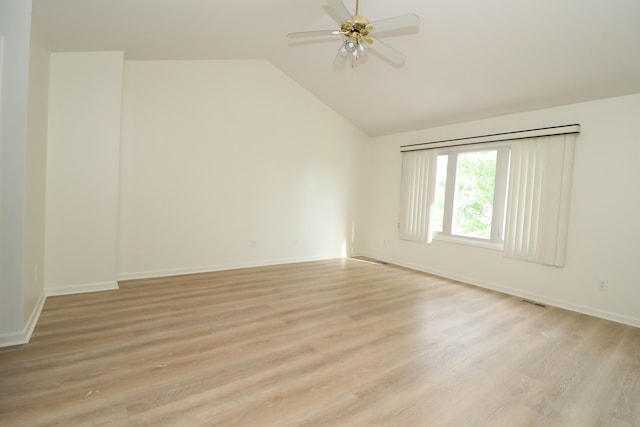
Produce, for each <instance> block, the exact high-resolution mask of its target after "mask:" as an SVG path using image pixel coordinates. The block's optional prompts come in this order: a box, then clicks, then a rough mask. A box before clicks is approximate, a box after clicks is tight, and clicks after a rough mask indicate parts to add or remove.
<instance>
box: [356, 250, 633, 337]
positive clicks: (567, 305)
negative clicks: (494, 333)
mask: <svg viewBox="0 0 640 427" xmlns="http://www.w3.org/2000/svg"><path fill="white" fill-rule="evenodd" d="M361 256H366V257H369V258H373V259H377V260H380V261H384V262H388V263H390V264H395V265H399V266H401V267H407V268H410V269H412V270H417V271H422V272H423V273H428V274H434V275H436V276H441V277H445V278H447V279H452V280H456V281H458V282H463V283H467V284H469V285H474V286H478V287H480V288H485V289H491V290H492V291H497V292H502V293H503V294H507V295H512V296H515V297H518V298H524V299H529V300H533V301H538V302H541V303H543V304H546V305H550V306H553V307H557V308H562V309H565V310H569V311H575V312H577V313H582V314H587V315H589V316H594V317H599V318H601V319H606V320H611V321H613V322H617V323H622V324H624V325H629V326H634V327H636V328H640V319H637V318H634V317H629V316H625V315H622V314H618V313H610V312H608V311H604V310H599V309H597V308H593V307H587V306H583V305H580V304H575V303H572V302H569V301H563V300H559V299H555V298H552V297H548V296H545V295H540V294H536V293H533V292H527V291H523V290H521V289H515V288H511V287H508V286H502V285H497V284H494V283H489V282H484V281H479V280H477V279H474V278H472V277H466V276H462V275H459V274H456V273H451V272H448V271H440V270H437V269H430V268H425V267H423V266H420V265H416V264H411V263H407V262H403V261H399V260H396V259H393V258H389V257H381V256H377V255H373V254H361Z"/></svg>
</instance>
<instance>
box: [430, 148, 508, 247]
mask: <svg viewBox="0 0 640 427" xmlns="http://www.w3.org/2000/svg"><path fill="white" fill-rule="evenodd" d="M490 150H495V151H496V152H497V154H496V176H495V181H494V188H493V209H492V215H491V235H490V238H488V239H484V238H481V237H471V236H461V235H457V234H453V233H452V232H451V230H452V225H453V213H454V212H453V207H454V197H455V191H456V186H457V168H458V155H459V154H460V153H468V152H477V151H490ZM442 155H446V156H448V159H447V183H446V186H445V196H444V197H445V199H444V209H443V218H442V231H435V230H432V232H433V239H434V240H439V241H445V242H453V243H462V244H466V245H471V246H479V247H483V248H488V249H496V250H502V249H503V248H504V228H505V220H506V205H507V203H506V202H507V192H508V189H509V188H508V185H509V164H510V157H511V144H510V143H506V144H505V143H483V144H473V145H468V146H453V147H443V148H438V149H436V156H442Z"/></svg>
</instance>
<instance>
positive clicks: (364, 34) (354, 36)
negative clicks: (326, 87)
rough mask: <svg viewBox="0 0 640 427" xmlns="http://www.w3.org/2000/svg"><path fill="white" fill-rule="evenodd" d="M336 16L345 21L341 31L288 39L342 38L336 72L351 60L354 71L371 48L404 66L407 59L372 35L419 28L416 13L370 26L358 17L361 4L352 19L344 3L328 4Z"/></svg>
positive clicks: (331, 1) (292, 35) (339, 0)
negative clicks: (358, 62)
mask: <svg viewBox="0 0 640 427" xmlns="http://www.w3.org/2000/svg"><path fill="white" fill-rule="evenodd" d="M327 3H328V4H329V6H330V7H331V9H332V10H333V12H334V13H335V14H336V16H338V17H339V18H340V20H341V21H342V22H341V24H340V29H339V30H319V31H304V32H299V33H289V34H287V37H289V38H291V39H299V38H306V37H322V36H342V37H343V41H342V44H341V45H340V48H339V49H338V54H337V55H336V58H335V60H334V61H333V67H334V69H336V70H340V69H343V68H344V66H345V65H346V64H347V63H348V62H349V59H351V66H352V67H355V65H356V63H357V61H358V59H359V58H361V57H362V56H364V55H365V54H366V53H367V51H368V50H369V48H371V50H373V51H375V52H377V53H378V54H379V55H380V56H382V57H383V58H385V59H387V60H388V61H390V62H391V63H393V64H395V65H402V64H404V62H405V60H406V56H405V55H404V54H403V53H401V52H399V51H397V50H396V49H394V48H392V47H391V46H389V45H388V44H386V43H383V42H381V41H380V40H378V39H376V38H373V37H371V34H372V33H373V32H375V33H380V32H383V31H389V30H398V29H402V28H409V27H413V26H417V25H418V24H419V23H420V18H419V17H418V15H416V14H414V13H408V14H406V15H400V16H396V17H393V18H386V19H382V20H380V21H376V22H373V23H371V22H369V20H368V19H367V18H365V17H364V16H360V15H359V10H358V9H359V0H356V14H355V15H353V16H352V15H351V13H350V12H349V10H348V9H347V7H346V6H345V5H344V3H343V2H342V0H327Z"/></svg>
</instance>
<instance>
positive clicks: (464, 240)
mask: <svg viewBox="0 0 640 427" xmlns="http://www.w3.org/2000/svg"><path fill="white" fill-rule="evenodd" d="M433 240H437V241H440V242H448V243H457V244H460V245H467V246H475V247H478V248H484V249H492V250H494V251H502V250H504V243H495V242H489V241H486V240H481V239H474V238H472V237H461V236H444V235H442V234H434V236H433Z"/></svg>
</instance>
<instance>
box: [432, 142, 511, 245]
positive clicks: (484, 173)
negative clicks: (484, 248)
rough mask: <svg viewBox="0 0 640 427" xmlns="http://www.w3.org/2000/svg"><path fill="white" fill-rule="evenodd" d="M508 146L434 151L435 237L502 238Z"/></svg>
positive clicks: (499, 240)
mask: <svg viewBox="0 0 640 427" xmlns="http://www.w3.org/2000/svg"><path fill="white" fill-rule="evenodd" d="M509 151H510V150H509V146H495V145H494V146H492V147H485V148H482V149H477V148H450V149H442V150H438V152H437V161H436V176H435V177H436V182H435V192H434V203H433V210H432V215H433V218H432V221H431V227H432V228H431V230H432V232H433V233H434V237H435V238H441V239H456V240H466V241H468V242H476V243H489V244H491V243H493V244H495V245H500V244H501V243H502V242H503V241H504V228H505V227H504V225H505V205H506V193H507V181H508V173H509Z"/></svg>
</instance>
